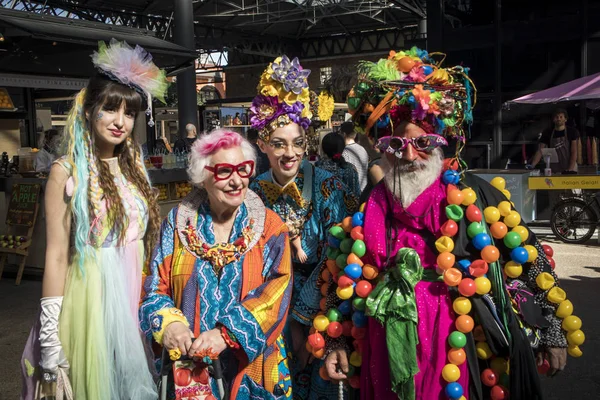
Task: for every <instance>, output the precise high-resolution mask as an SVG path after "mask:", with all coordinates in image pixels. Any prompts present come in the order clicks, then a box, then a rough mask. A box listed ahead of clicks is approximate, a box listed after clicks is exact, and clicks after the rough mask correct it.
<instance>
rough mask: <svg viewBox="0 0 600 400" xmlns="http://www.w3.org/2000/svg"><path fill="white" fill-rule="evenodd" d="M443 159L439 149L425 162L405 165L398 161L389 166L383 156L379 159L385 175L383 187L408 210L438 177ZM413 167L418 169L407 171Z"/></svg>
mask: <svg viewBox="0 0 600 400" xmlns="http://www.w3.org/2000/svg"><path fill="white" fill-rule="evenodd" d="M443 158H444V153H443V152H442V150H441V149H440V148H436V149H434V150H433V152H432V153H431V156H430V157H429V159H428V160H427V161H415V162H414V163H406V162H403V161H402V160H398V161H397V165H396V166H394V165H390V163H389V162H388V159H387V157H385V156H384V157H382V158H381V168H382V169H383V172H384V174H385V176H384V181H385V186H386V187H387V188H388V190H389V191H390V192H391V193H392V194H393V195H394V197H395V198H396V199H397V200H399V201H400V202H401V203H402V206H403V207H404V208H408V207H409V206H410V205H411V204H412V203H413V202H414V201H415V200H416V199H417V197H419V195H420V194H421V193H423V191H424V190H425V189H427V188H428V187H429V186H431V185H432V184H433V182H435V180H436V179H437V178H438V177H439V176H440V174H441V173H442V168H443V165H444V161H443ZM413 165H417V166H418V167H419V169H417V170H416V171H408V169H409V168H410V167H411V166H413ZM394 169H395V173H394Z"/></svg>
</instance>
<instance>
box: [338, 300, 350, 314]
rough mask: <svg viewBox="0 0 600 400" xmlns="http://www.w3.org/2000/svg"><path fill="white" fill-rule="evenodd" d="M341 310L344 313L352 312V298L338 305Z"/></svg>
mask: <svg viewBox="0 0 600 400" xmlns="http://www.w3.org/2000/svg"><path fill="white" fill-rule="evenodd" d="M338 310H339V312H341V313H342V314H343V315H349V314H350V313H351V312H352V304H350V300H344V301H342V302H341V303H340V305H339V306H338Z"/></svg>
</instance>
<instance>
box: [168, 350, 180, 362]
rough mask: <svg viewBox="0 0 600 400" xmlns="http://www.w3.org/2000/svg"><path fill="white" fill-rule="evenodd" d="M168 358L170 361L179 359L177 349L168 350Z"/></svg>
mask: <svg viewBox="0 0 600 400" xmlns="http://www.w3.org/2000/svg"><path fill="white" fill-rule="evenodd" d="M169 358H170V359H171V361H176V360H179V359H180V358H181V350H179V348H178V347H175V348H174V349H171V350H169Z"/></svg>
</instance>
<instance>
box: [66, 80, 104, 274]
mask: <svg viewBox="0 0 600 400" xmlns="http://www.w3.org/2000/svg"><path fill="white" fill-rule="evenodd" d="M85 93H86V90H85V89H82V90H81V91H80V92H79V93H78V94H77V96H76V97H75V101H74V103H73V107H72V108H71V111H70V112H69V115H68V117H67V121H66V125H65V127H66V129H65V136H64V144H63V145H64V148H65V157H64V159H65V162H66V163H67V165H68V166H69V167H70V168H71V174H72V176H73V179H74V181H75V182H74V183H75V184H74V190H73V196H72V197H71V211H72V213H73V217H74V218H73V223H74V224H75V250H76V254H78V255H79V258H78V265H79V268H80V270H81V272H82V274H83V272H84V271H83V264H84V262H83V261H84V257H85V256H87V255H93V253H92V252H90V247H89V246H88V234H89V229H90V207H89V200H88V190H89V181H90V176H91V175H92V171H91V169H90V168H91V167H95V162H94V160H93V158H92V159H90V156H92V157H93V156H94V154H93V151H91V146H90V133H89V130H88V129H87V121H86V118H85V113H84V111H83V103H84V99H85ZM96 179H97V178H96Z"/></svg>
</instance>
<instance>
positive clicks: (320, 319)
mask: <svg viewBox="0 0 600 400" xmlns="http://www.w3.org/2000/svg"><path fill="white" fill-rule="evenodd" d="M328 326H329V319H328V318H327V317H326V316H324V315H317V316H316V317H315V319H314V320H313V327H314V328H315V329H316V330H318V331H319V332H324V331H325V330H327V327H328Z"/></svg>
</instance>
